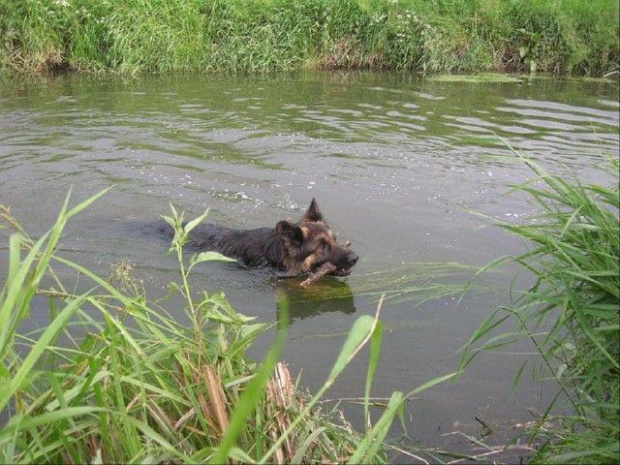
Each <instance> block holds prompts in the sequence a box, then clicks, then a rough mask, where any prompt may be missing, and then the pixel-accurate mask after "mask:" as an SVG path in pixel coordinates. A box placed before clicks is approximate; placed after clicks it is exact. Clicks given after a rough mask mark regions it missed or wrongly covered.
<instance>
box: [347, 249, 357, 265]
mask: <svg viewBox="0 0 620 465" xmlns="http://www.w3.org/2000/svg"><path fill="white" fill-rule="evenodd" d="M359 258H360V257H359V255H357V254H356V253H355V252H349V253H348V254H347V256H346V260H347V266H348V267H349V268H351V267H352V266H354V265H355V264H356V263H357V261H358V260H359Z"/></svg>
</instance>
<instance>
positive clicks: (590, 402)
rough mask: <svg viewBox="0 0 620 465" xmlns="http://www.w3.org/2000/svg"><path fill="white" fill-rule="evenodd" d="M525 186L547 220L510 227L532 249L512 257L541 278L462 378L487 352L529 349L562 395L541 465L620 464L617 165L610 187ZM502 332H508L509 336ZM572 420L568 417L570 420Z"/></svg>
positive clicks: (539, 439)
mask: <svg viewBox="0 0 620 465" xmlns="http://www.w3.org/2000/svg"><path fill="white" fill-rule="evenodd" d="M524 162H525V163H526V164H527V165H528V166H529V167H530V168H531V169H532V170H533V172H534V173H535V174H536V178H535V179H533V180H532V181H530V182H528V183H526V184H523V185H520V186H517V187H516V188H515V189H516V190H517V191H519V192H523V193H526V194H528V195H529V196H530V197H531V198H532V199H533V200H534V202H535V203H536V205H537V206H538V208H539V210H540V212H541V213H540V215H538V216H536V217H535V218H532V219H531V221H530V222H526V223H524V224H510V223H500V226H501V227H502V228H504V229H506V230H507V231H510V232H511V233H513V234H517V235H518V236H520V237H522V238H524V239H526V240H527V241H528V243H529V244H530V245H532V247H531V249H530V250H529V251H528V252H526V253H524V254H522V255H520V256H518V257H504V258H502V259H499V260H497V261H495V262H493V263H492V264H490V265H489V267H488V268H494V267H497V266H499V265H500V264H503V263H506V262H516V263H518V264H520V265H521V266H522V267H524V269H525V270H527V272H529V273H531V274H532V275H533V277H534V284H533V285H532V286H531V287H530V288H529V289H528V290H527V291H526V292H525V293H523V294H522V295H520V296H519V297H518V298H515V299H514V300H513V301H510V302H507V303H506V305H505V306H502V307H501V308H499V309H498V310H497V311H495V312H493V313H492V314H491V315H490V316H489V317H488V318H487V319H486V320H485V321H484V322H483V323H482V324H481V325H480V327H479V328H478V330H477V331H476V332H475V333H474V334H473V335H472V337H471V339H470V341H469V342H468V344H467V345H466V347H465V349H464V351H463V356H462V366H461V368H462V369H465V367H466V366H467V365H468V364H469V363H471V361H472V360H473V359H474V358H475V356H476V355H477V354H478V353H480V352H481V351H488V350H493V349H497V348H499V347H504V346H506V345H508V344H512V343H514V342H517V341H522V340H525V341H529V342H530V343H531V344H532V345H533V347H534V349H535V351H536V353H537V354H538V357H536V359H535V360H527V361H526V362H524V364H523V365H522V366H521V368H520V369H519V370H518V372H517V376H516V381H515V382H518V380H519V379H520V377H521V376H522V374H523V372H524V369H525V368H526V365H527V364H530V365H534V366H535V368H536V370H537V371H538V372H542V373H544V376H545V377H547V378H548V379H551V380H552V381H553V382H555V383H556V385H557V395H556V396H555V398H554V400H553V402H551V404H550V405H549V406H548V408H547V410H546V412H544V413H543V414H542V415H541V416H540V418H537V419H536V422H535V423H536V424H535V427H534V428H533V430H532V432H531V433H530V438H529V439H530V441H532V442H533V443H538V444H539V446H540V449H539V452H538V454H537V456H536V457H535V459H534V462H535V463H567V462H571V463H617V462H618V460H619V458H620V451H619V447H620V443H619V440H618V438H619V437H620V435H619V434H620V426H619V425H620V394H619V391H618V377H619V375H620V223H619V218H618V214H619V211H620V210H619V209H620V201H619V190H618V170H619V168H620V162H619V161H618V159H617V158H614V159H611V160H610V162H609V165H610V166H609V174H610V175H611V178H612V184H611V186H610V187H603V186H600V185H590V184H582V183H581V182H580V181H579V180H578V179H577V178H573V179H570V178H568V176H559V175H551V174H548V173H547V172H546V171H545V170H543V169H542V168H541V167H540V166H539V165H537V164H536V163H534V162H533V161H531V160H528V159H524ZM500 330H501V331H500ZM563 411H564V412H566V411H568V412H569V413H567V414H562V412H563Z"/></svg>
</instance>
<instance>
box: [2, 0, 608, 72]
mask: <svg viewBox="0 0 620 465" xmlns="http://www.w3.org/2000/svg"><path fill="white" fill-rule="evenodd" d="M617 19H618V2H617V1H616V0H597V1H594V2H584V1H581V0H564V1H560V0H501V1H500V0H436V1H432V2H430V1H427V0H378V1H372V2H371V1H367V0H299V1H298V0H251V1H242V0H228V1H217V0H167V1H165V0H149V1H146V0H126V1H123V2H117V1H113V0H106V1H99V0H24V1H19V2H16V1H12V0H0V37H2V41H1V42H0V68H2V69H5V70H9V69H15V70H22V71H24V70H26V71H32V72H37V71H43V70H49V69H73V70H90V71H96V70H114V71H118V72H123V73H133V72H138V71H146V72H169V71H210V72H265V71H277V70H290V69H299V68H315V69H316V68H318V69H322V68H328V69H333V68H369V69H396V70H402V71H422V72H426V73H437V72H441V73H445V72H451V73H464V72H479V71H510V72H523V71H526V72H530V71H532V72H533V71H540V72H549V73H555V74H567V73H568V74H578V75H587V76H601V75H604V74H607V73H614V72H617V71H618V70H619V66H618V63H619V47H618V39H619V35H618V24H617Z"/></svg>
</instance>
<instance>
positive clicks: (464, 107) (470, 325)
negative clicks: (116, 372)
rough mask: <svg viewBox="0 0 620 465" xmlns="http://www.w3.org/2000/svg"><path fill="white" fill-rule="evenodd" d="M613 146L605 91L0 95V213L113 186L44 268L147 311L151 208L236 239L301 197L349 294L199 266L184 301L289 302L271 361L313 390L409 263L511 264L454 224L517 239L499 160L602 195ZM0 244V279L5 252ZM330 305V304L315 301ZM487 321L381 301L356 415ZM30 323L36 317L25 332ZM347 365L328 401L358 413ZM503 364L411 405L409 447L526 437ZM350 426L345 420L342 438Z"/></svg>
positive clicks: (147, 83) (22, 87) (25, 213)
mask: <svg viewBox="0 0 620 465" xmlns="http://www.w3.org/2000/svg"><path fill="white" fill-rule="evenodd" d="M618 126H619V123H618V87H617V85H616V84H615V83H609V82H605V81H579V80H563V81H559V80H551V79H538V80H532V81H524V82H521V83H514V84H492V83H484V84H471V83H470V84H466V83H439V82H432V81H430V80H426V81H421V80H416V79H413V78H404V77H402V76H395V75H389V74H359V73H316V74H299V75H280V76H277V77H230V76H222V77H206V76H174V77H142V78H135V79H134V78H127V79H123V78H109V77H106V78H91V77H75V76H59V77H50V78H40V79H18V80H15V79H5V80H4V81H1V83H0V203H2V204H5V205H10V206H11V207H12V212H13V214H14V215H15V216H16V217H17V218H19V219H20V220H21V221H22V223H23V225H24V227H25V228H26V229H27V230H28V231H29V232H30V233H32V234H33V235H35V236H36V235H38V234H41V233H42V232H44V231H45V230H46V229H47V228H48V227H49V226H50V225H51V223H52V222H53V220H54V218H55V215H56V213H57V211H58V209H59V208H60V205H61V204H62V201H63V199H64V198H65V196H66V195H67V192H68V190H69V187H70V186H72V187H73V198H74V199H75V200H76V201H77V200H82V199H85V198H86V197H88V196H90V195H92V194H94V193H96V192H98V191H100V190H101V189H103V188H105V187H108V186H110V185H114V186H115V187H114V188H113V189H112V191H110V192H109V193H108V194H107V195H106V196H105V197H104V198H102V199H101V200H100V201H98V202H97V204H96V205H95V206H94V207H93V208H90V209H89V210H88V211H86V212H84V213H82V214H80V215H79V216H78V217H77V218H75V220H74V221H73V222H72V223H71V224H70V225H69V227H68V228H67V231H66V234H65V237H64V239H63V241H62V247H63V251H64V253H65V254H66V255H67V256H69V257H70V258H72V259H74V260H76V261H78V262H79V263H81V264H82V265H85V266H86V267H88V268H90V269H93V270H94V271H97V272H99V273H100V274H107V273H108V272H109V271H110V266H111V264H112V263H117V262H119V261H121V260H123V259H127V260H129V261H130V262H131V263H132V264H133V265H134V267H135V274H136V276H137V277H138V278H140V279H142V280H144V284H145V287H146V288H147V290H148V291H149V292H150V293H151V294H152V295H163V294H164V293H165V286H166V284H167V283H168V282H169V281H172V280H174V279H175V278H176V274H175V262H174V259H173V258H172V257H170V256H167V255H165V251H166V248H167V247H166V244H165V243H163V242H162V241H160V240H158V239H157V238H155V237H151V236H149V235H145V234H144V232H143V231H142V230H141V229H140V227H139V225H141V224H144V222H148V221H151V220H153V219H155V218H157V216H158V215H160V214H166V213H168V211H169V207H168V204H169V202H173V203H174V204H175V205H176V206H178V207H180V208H182V209H185V210H186V211H187V212H188V214H190V215H198V214H200V213H202V212H203V211H204V209H205V208H207V207H210V208H211V213H210V219H211V220H212V221H215V222H219V223H221V224H224V225H226V226H230V227H247V228H251V227H259V226H269V225H275V224H276V222H277V221H278V220H280V219H284V218H292V219H297V218H298V217H299V216H300V215H301V214H302V213H303V211H304V210H305V208H306V207H307V205H308V204H309V203H310V200H311V198H312V197H316V199H317V200H318V202H319V205H320V207H321V209H322V211H323V213H324V215H325V216H326V218H327V220H328V222H329V223H330V224H331V226H332V228H333V229H334V230H335V231H336V232H337V233H338V234H339V236H340V237H342V238H343V239H349V240H351V242H352V248H353V249H354V250H355V251H356V252H357V253H358V254H359V255H360V256H361V257H362V258H361V259H360V262H359V263H358V265H357V266H356V267H355V269H354V272H353V274H352V275H351V276H350V277H348V278H344V279H340V280H335V279H329V280H326V281H325V282H323V283H318V284H317V285H316V286H313V287H312V288H310V289H309V290H307V291H301V290H299V288H298V287H297V286H296V283H295V282H285V283H278V282H276V280H274V279H273V278H272V277H271V275H270V274H269V273H268V272H266V271H264V270H250V271H248V270H241V269H239V268H236V267H235V266H232V265H213V264H210V265H204V266H201V267H200V270H199V272H198V274H197V276H196V287H197V289H204V290H206V291H208V292H213V291H216V290H223V291H224V292H225V293H226V294H227V296H228V297H229V299H230V301H231V302H232V303H233V305H234V306H235V307H236V308H237V309H238V310H239V311H241V312H243V313H245V314H250V315H256V316H258V317H259V318H260V319H261V320H263V321H274V320H275V319H276V318H277V313H278V311H277V305H276V294H277V292H285V293H288V294H289V297H291V300H292V302H293V303H292V308H291V313H292V316H293V324H292V325H291V328H290V332H289V338H288V339H289V342H288V346H287V349H286V354H285V359H286V360H287V361H288V363H289V365H290V366H291V368H292V370H293V372H294V373H295V374H298V373H301V376H302V381H303V383H304V384H305V385H307V386H309V387H310V388H316V387H317V386H319V385H321V384H322V382H323V380H324V379H325V377H326V375H327V373H328V372H329V369H330V368H331V363H332V362H333V361H334V360H335V357H336V355H337V353H338V350H339V348H340V346H341V344H342V341H343V338H344V336H345V334H346V332H347V331H348V329H349V328H350V327H351V325H352V324H353V322H354V320H355V317H357V316H359V315H362V314H372V313H374V311H375V308H376V301H377V296H376V295H375V294H369V293H368V291H369V290H379V289H382V288H383V289H390V288H391V287H393V285H394V283H393V281H390V280H386V279H385V277H382V276H383V275H382V274H381V273H392V274H391V275H392V276H398V272H397V271H395V270H401V269H402V270H403V273H405V272H410V271H411V270H412V269H416V270H418V271H419V270H420V269H422V268H420V267H419V266H418V264H420V263H425V262H460V263H463V264H468V265H483V264H485V263H487V262H488V261H490V260H493V259H495V258H497V257H498V256H501V255H505V254H511V253H519V252H521V251H523V247H524V246H523V244H522V243H521V242H520V241H519V240H517V239H514V238H512V237H510V236H508V235H506V234H505V233H503V232H501V231H500V230H499V229H498V228H494V227H488V225H489V224H490V223H491V220H490V219H486V218H484V217H482V216H479V215H474V214H472V212H479V213H482V214H483V215H487V216H489V217H491V218H498V219H502V220H506V219H511V220H514V221H522V219H523V218H524V217H526V216H527V215H528V214H531V213H532V212H533V211H534V210H533V207H532V205H530V204H528V203H527V202H526V201H524V199H523V197H520V196H515V195H511V196H508V195H506V193H507V191H508V186H509V185H511V184H516V183H520V182H522V181H524V180H526V179H528V178H529V177H531V175H532V173H531V172H530V171H528V169H527V168H526V167H525V165H524V164H523V163H522V162H520V161H519V160H518V158H517V157H516V156H515V155H514V154H513V153H512V152H511V151H510V150H509V149H508V148H507V146H506V144H510V145H511V146H512V147H514V148H515V149H516V150H518V151H519V152H521V153H523V154H525V155H528V156H532V157H534V158H535V159H537V160H538V161H539V162H540V163H541V164H542V165H543V166H545V167H546V168H547V169H549V170H551V171H554V172H555V171H558V170H561V169H563V168H562V165H566V166H568V167H569V168H571V169H573V170H575V171H577V172H578V173H579V174H580V175H581V177H582V179H585V180H588V181H592V182H607V181H608V180H607V179H606V178H605V176H604V175H603V174H602V173H601V172H600V171H599V170H598V169H597V168H596V167H597V165H599V164H601V162H602V160H603V156H604V155H605V154H617V152H618V147H619V140H618ZM0 235H1V237H0V239H1V240H2V242H1V244H2V245H1V249H0V276H1V275H4V273H6V260H7V244H8V242H7V240H6V238H7V235H8V233H7V232H6V231H0ZM422 270H423V269H422ZM422 273H424V271H422ZM512 278H513V276H511V275H510V272H509V273H508V275H506V276H504V277H499V278H495V279H496V280H497V281H498V283H500V284H501V283H504V284H506V283H508V282H510V280H511V279H512ZM421 279H422V281H424V280H425V277H424V274H423V275H422V278H421ZM428 279H429V280H431V279H432V276H429V277H428ZM524 280H525V281H526V280H527V278H524ZM334 289H335V291H334ZM330 292H331V294H330ZM334 292H336V294H338V296H339V297H340V298H339V299H332V298H329V295H332V294H334ZM326 296H327V297H326ZM496 303H497V300H496V297H494V296H493V294H492V293H491V292H487V293H484V292H483V293H478V294H476V295H473V296H471V297H468V298H466V299H465V300H464V301H463V302H462V303H461V304H460V305H458V306H457V305H456V299H454V298H451V297H448V298H445V299H440V300H437V301H431V302H427V303H424V304H423V305H420V306H416V305H414V303H413V302H412V301H411V300H410V299H395V300H388V301H387V302H386V304H385V305H384V308H383V310H382V319H383V321H384V323H385V329H386V332H385V336H384V347H383V353H382V359H381V367H380V369H379V373H378V375H377V378H376V381H375V387H374V395H375V396H379V397H381V396H389V394H390V393H391V392H392V391H393V390H402V391H409V390H411V389H412V388H414V387H416V386H418V385H420V384H422V383H424V382H426V381H427V380H429V379H430V378H433V377H435V376H439V375H442V374H445V373H449V372H451V371H453V370H454V369H455V368H456V366H457V363H458V354H456V351H457V350H458V349H459V348H460V347H461V346H462V344H463V343H464V342H465V341H466V340H467V339H468V337H469V336H470V335H471V332H472V331H473V330H474V328H475V327H476V326H477V325H478V323H479V322H480V321H481V319H482V318H484V317H485V316H486V315H487V314H488V313H489V311H490V310H491V309H492V308H493V305H495V304H496ZM47 318H48V313H47V311H46V310H45V307H44V305H41V307H40V308H35V311H33V314H32V318H31V320H30V321H29V322H28V325H27V326H28V327H29V328H30V329H31V328H36V327H42V326H44V325H45V324H46V322H47ZM268 339H269V338H265V340H262V341H261V342H260V343H259V344H258V346H257V348H256V353H257V354H259V353H260V352H261V351H264V350H265V349H266V347H268V344H269V340H268ZM364 358H365V356H362V357H361V358H360V359H359V360H358V361H356V362H355V363H354V364H353V366H352V367H350V368H349V369H348V370H347V371H346V372H345V373H344V375H343V377H342V380H341V382H340V383H339V384H338V385H336V386H335V387H334V388H333V389H332V390H331V391H330V392H329V394H328V397H329V398H334V399H335V398H342V397H346V398H350V397H359V396H361V395H363V385H364V380H365V376H366V374H365V360H364ZM522 360H523V354H522V353H518V352H516V351H510V352H508V351H505V352H504V353H502V354H499V355H489V356H485V357H484V358H481V359H480V360H479V361H478V362H477V363H475V364H474V365H473V366H472V367H471V369H470V370H469V371H468V372H467V373H466V374H465V375H464V376H463V377H462V378H461V380H460V381H459V382H458V383H456V384H448V385H443V386H440V387H437V388H434V389H433V390H431V391H427V392H426V393H424V395H423V396H422V398H421V399H417V400H413V401H411V402H410V403H409V406H408V418H409V419H408V423H409V435H410V437H411V438H412V439H414V440H420V441H423V442H425V443H426V444H440V445H450V443H451V442H454V440H455V439H454V438H455V436H443V434H445V433H449V432H451V431H456V430H462V431H466V432H468V433H475V432H476V430H477V429H478V426H479V424H478V423H477V422H476V420H475V419H474V417H475V416H477V417H478V418H482V417H484V418H486V420H487V421H489V422H491V423H493V424H494V425H496V426H497V429H498V431H503V435H502V434H500V435H498V439H497V441H499V442H501V440H503V438H504V437H509V436H510V435H511V434H513V433H511V431H512V430H511V426H512V424H513V423H515V422H517V421H523V420H529V419H531V417H530V414H529V413H528V412H527V410H526V409H527V408H530V407H533V408H537V407H538V408H544V405H545V404H544V402H545V400H546V399H547V398H548V396H549V395H550V394H549V392H552V391H549V390H548V389H544V388H541V387H540V386H539V384H538V383H536V382H533V381H531V380H529V379H527V380H524V382H523V387H522V389H521V390H520V391H519V392H518V394H517V395H516V396H511V395H510V389H511V387H512V381H513V373H514V372H515V370H516V369H517V368H518V366H519V365H520V363H521V362H522ZM358 412H359V410H358V409H355V408H354V409H351V412H350V415H351V416H352V418H353V419H354V420H355V421H358V422H359V418H360V415H359V413H358ZM491 441H492V439H491ZM455 447H456V446H455Z"/></svg>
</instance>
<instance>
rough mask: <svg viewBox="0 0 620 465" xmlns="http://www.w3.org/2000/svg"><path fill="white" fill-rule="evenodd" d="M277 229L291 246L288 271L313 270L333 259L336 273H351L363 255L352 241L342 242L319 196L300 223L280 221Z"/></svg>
mask: <svg viewBox="0 0 620 465" xmlns="http://www.w3.org/2000/svg"><path fill="white" fill-rule="evenodd" d="M276 231H277V233H278V234H279V235H280V236H281V237H283V238H284V243H285V247H286V249H287V258H286V259H285V264H286V271H287V272H290V273H293V274H301V273H312V272H314V271H315V270H317V269H318V268H319V267H320V266H321V265H323V264H324V263H328V262H329V263H331V264H332V265H334V266H335V267H336V269H335V270H334V271H333V272H332V273H330V274H332V275H335V276H348V275H349V274H351V268H353V266H355V264H356V263H357V260H358V259H359V256H358V255H357V254H356V253H355V252H353V251H352V250H351V249H350V248H349V243H348V242H347V243H344V244H340V243H338V240H337V237H336V234H334V232H333V231H332V230H331V228H330V227H329V225H328V224H327V223H326V222H325V220H324V219H323V214H322V213H321V211H320V210H319V206H318V205H317V203H316V200H315V199H312V202H311V203H310V206H309V207H308V210H307V211H306V213H305V214H304V216H303V217H302V219H301V221H299V223H297V224H295V223H290V222H288V221H280V222H279V223H278V224H277V226H276Z"/></svg>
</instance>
